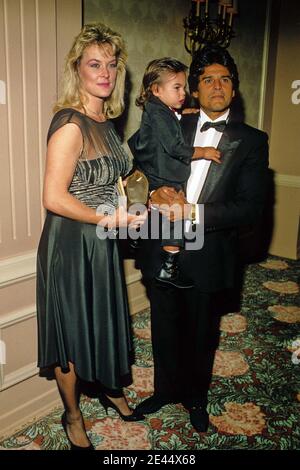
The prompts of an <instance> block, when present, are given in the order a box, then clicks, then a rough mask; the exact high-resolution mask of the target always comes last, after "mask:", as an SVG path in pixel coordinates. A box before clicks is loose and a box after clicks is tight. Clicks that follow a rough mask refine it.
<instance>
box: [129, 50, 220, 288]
mask: <svg viewBox="0 0 300 470" xmlns="http://www.w3.org/2000/svg"><path fill="white" fill-rule="evenodd" d="M186 71H187V67H186V65H184V64H183V63H181V62H179V61H178V60H176V59H173V58H171V57H164V58H162V59H156V60H153V61H151V62H150V63H149V64H148V66H147V68H146V71H145V74H144V77H143V82H142V86H141V91H140V95H139V97H138V98H137V100H136V104H137V106H139V107H141V108H142V109H143V115H142V121H141V126H140V129H139V130H138V131H137V132H136V133H135V134H134V135H133V136H132V137H131V138H130V139H129V140H128V145H129V147H130V149H131V151H132V153H133V156H134V158H135V163H136V166H137V167H138V168H139V169H140V170H141V171H143V172H144V173H145V175H146V176H147V178H148V180H149V189H150V192H151V191H153V190H155V189H157V188H159V187H161V186H170V187H173V188H174V189H176V190H177V191H179V190H184V189H185V184H186V182H187V180H188V177H189V175H190V170H191V160H197V159H200V158H205V159H207V160H214V161H215V162H217V163H220V152H219V151H218V150H216V149H215V148H214V147H192V146H190V145H187V144H186V143H185V142H184V139H183V135H182V132H181V128H180V124H179V118H180V116H179V115H178V114H177V113H176V110H179V109H180V108H181V107H182V106H183V104H184V101H185V94H186V92H185V87H186ZM165 223H166V221H164V222H163V239H162V265H161V268H160V271H159V272H158V274H157V276H156V279H157V280H159V281H162V282H166V283H169V284H172V285H174V286H176V287H181V288H185V287H192V285H191V284H190V283H188V282H187V281H185V280H183V279H181V278H180V273H179V270H178V254H179V253H180V250H181V249H183V248H184V237H183V236H182V237H179V238H178V237H177V238H176V236H175V234H176V231H177V228H176V224H178V222H175V223H174V224H172V223H171V224H170V237H169V238H167V237H164V224H165ZM179 223H180V224H181V230H179V231H180V232H181V233H182V226H183V223H182V221H179Z"/></svg>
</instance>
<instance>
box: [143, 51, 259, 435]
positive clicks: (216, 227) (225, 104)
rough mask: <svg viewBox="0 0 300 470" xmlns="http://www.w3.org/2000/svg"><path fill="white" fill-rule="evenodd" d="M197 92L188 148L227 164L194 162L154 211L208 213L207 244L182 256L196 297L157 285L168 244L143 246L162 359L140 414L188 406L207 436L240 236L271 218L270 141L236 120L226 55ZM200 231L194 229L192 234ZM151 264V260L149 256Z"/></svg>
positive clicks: (194, 86) (202, 60)
mask: <svg viewBox="0 0 300 470" xmlns="http://www.w3.org/2000/svg"><path fill="white" fill-rule="evenodd" d="M189 86H190V92H191V93H192V95H193V96H194V97H195V98H196V99H198V102H199V106H200V112H198V113H193V114H184V115H183V116H182V119H181V126H182V130H183V133H184V136H185V139H186V142H187V143H189V144H191V145H194V146H201V147H205V146H214V147H217V148H218V149H219V150H220V152H221V164H216V163H215V162H212V161H206V160H199V161H195V162H192V168H191V175H190V177H189V180H188V182H187V187H186V194H185V195H184V194H183V192H180V193H176V192H175V190H174V189H172V188H166V187H163V188H159V189H158V190H156V191H155V192H154V193H153V194H151V202H152V203H153V204H155V205H161V204H164V209H161V211H162V212H163V213H164V214H165V215H166V216H168V217H170V219H174V214H172V212H171V210H170V209H168V207H166V206H165V204H166V203H167V204H169V205H171V204H173V203H176V204H178V205H180V207H181V208H182V211H181V215H178V213H176V214H177V215H176V217H177V218H178V217H180V216H181V217H184V218H186V217H188V218H189V219H190V220H191V222H192V224H197V223H198V222H199V208H200V205H201V207H202V208H204V244H203V247H202V248H201V249H199V248H198V249H196V250H194V249H185V250H183V251H182V252H181V253H180V269H181V271H182V273H183V275H184V276H186V277H187V278H188V279H190V280H191V281H192V282H193V285H194V287H193V288H191V289H188V290H180V289H177V288H176V287H173V286H168V287H165V286H161V285H159V284H158V283H157V282H156V281H155V279H154V278H155V274H156V272H157V269H158V268H159V265H160V242H159V240H154V239H152V240H151V239H149V240H143V241H142V243H141V248H140V253H139V256H138V260H137V261H138V266H139V267H140V268H141V270H142V273H143V279H144V282H145V285H146V287H147V293H148V296H149V299H150V305H151V330H152V346H153V358H154V395H153V396H151V397H150V398H148V399H146V400H145V401H143V402H142V403H141V404H140V405H139V406H138V407H137V408H138V411H139V412H141V413H145V414H147V413H154V412H156V411H158V410H159V409H160V408H161V407H162V406H164V405H166V404H168V403H178V402H180V403H182V404H183V405H184V406H185V407H186V409H187V410H188V411H189V413H190V420H191V423H192V425H193V426H194V428H195V429H196V430H197V431H198V432H205V431H206V430H207V427H208V424H209V420H208V413H207V410H206V407H207V403H208V390H209V385H210V382H211V375H212V367H213V361H214V356H215V351H216V349H217V347H218V340H219V323H220V313H221V311H222V309H221V307H222V299H223V298H224V296H225V294H226V290H227V289H230V288H232V287H233V285H234V280H235V273H236V267H237V230H238V228H239V227H241V226H243V225H249V224H251V223H252V224H254V223H255V221H256V220H257V218H258V217H259V215H260V214H261V212H262V209H263V205H264V198H265V189H266V180H267V171H268V170H267V169H268V139H267V135H266V134H265V133H264V132H261V131H259V130H257V129H255V128H253V127H250V126H248V125H246V124H244V123H242V122H238V121H237V120H235V118H234V116H233V113H232V100H234V97H235V95H236V92H237V89H238V72H237V68H236V65H235V63H234V61H233V59H232V57H231V56H230V54H229V53H228V51H227V50H225V49H223V48H220V47H218V46H207V47H205V48H204V49H202V51H200V52H199V53H198V54H197V55H196V57H194V59H193V62H192V64H191V67H190V73H189ZM190 225H191V224H190ZM149 254H151V256H149Z"/></svg>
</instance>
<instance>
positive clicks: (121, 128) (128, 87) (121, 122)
mask: <svg viewBox="0 0 300 470" xmlns="http://www.w3.org/2000/svg"><path fill="white" fill-rule="evenodd" d="M131 91H132V80H131V74H130V72H129V71H128V70H127V71H126V77H125V94H124V104H125V109H124V111H123V113H122V114H121V116H119V117H117V118H116V119H114V120H113V122H114V125H115V127H116V131H117V133H118V134H119V136H120V138H121V141H122V142H123V141H124V136H125V128H126V125H127V122H128V113H129V97H130V94H131Z"/></svg>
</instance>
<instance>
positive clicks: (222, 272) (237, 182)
mask: <svg viewBox="0 0 300 470" xmlns="http://www.w3.org/2000/svg"><path fill="white" fill-rule="evenodd" d="M198 118H199V114H186V115H183V117H182V119H181V126H182V131H183V134H184V137H185V140H186V142H187V143H188V144H191V145H192V144H193V142H194V137H195V133H196V128H197V122H198ZM218 149H219V150H220V151H221V161H222V163H221V164H217V163H214V162H212V163H211V165H210V168H209V171H208V174H207V177H206V180H205V183H204V186H203V189H202V191H201V194H200V197H199V200H198V203H199V204H203V205H204V226H205V230H204V245H203V247H202V248H201V249H198V250H184V251H182V252H181V254H180V264H181V269H182V270H183V272H184V273H185V275H186V276H188V277H189V278H191V279H192V280H193V281H194V283H195V285H196V286H197V287H199V288H200V289H201V290H203V292H214V291H217V290H221V289H223V288H229V287H232V286H233V283H234V275H235V267H236V255H237V229H238V227H240V226H242V225H249V224H254V223H255V221H256V220H257V218H258V217H259V216H260V214H261V213H262V209H263V206H264V200H265V193H266V186H267V175H268V136H267V134H266V133H264V132H262V131H259V130H257V129H255V128H253V127H250V126H248V125H246V124H244V123H240V122H234V121H232V120H230V119H229V122H228V124H227V126H226V128H225V131H224V132H223V135H222V137H221V140H220V143H219V145H218ZM160 249H161V248H160V243H159V240H145V241H143V242H142V244H141V250H140V254H139V258H138V266H139V267H140V268H141V269H142V272H143V275H144V277H145V278H151V277H153V276H154V275H155V273H156V271H157V269H158V268H159V266H160ZM150 253H151V255H150ZM149 255H150V256H149Z"/></svg>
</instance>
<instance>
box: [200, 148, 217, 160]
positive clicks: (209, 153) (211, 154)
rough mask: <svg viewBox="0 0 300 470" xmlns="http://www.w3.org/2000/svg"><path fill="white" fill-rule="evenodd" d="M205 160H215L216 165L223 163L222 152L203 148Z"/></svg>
mask: <svg viewBox="0 0 300 470" xmlns="http://www.w3.org/2000/svg"><path fill="white" fill-rule="evenodd" d="M203 158H205V159H206V160H213V161H214V162H216V163H221V162H220V158H221V152H220V151H219V150H217V149H215V147H203Z"/></svg>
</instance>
